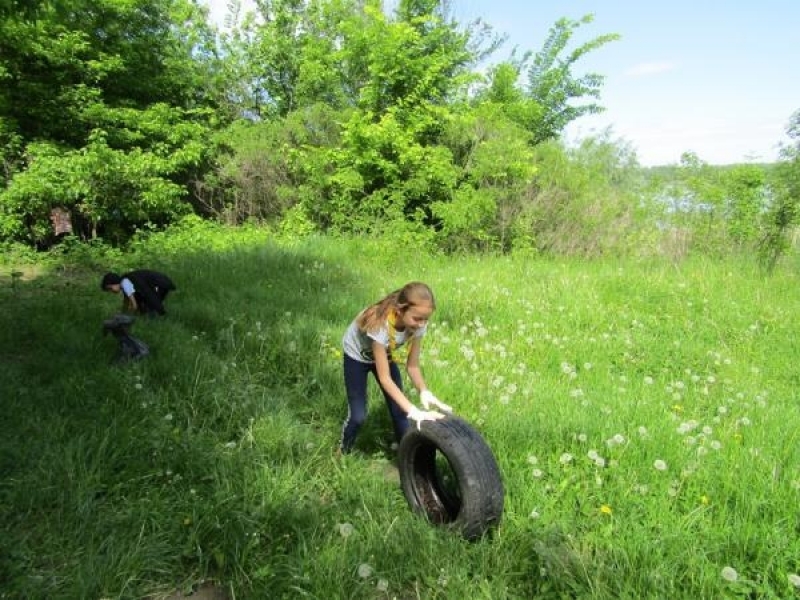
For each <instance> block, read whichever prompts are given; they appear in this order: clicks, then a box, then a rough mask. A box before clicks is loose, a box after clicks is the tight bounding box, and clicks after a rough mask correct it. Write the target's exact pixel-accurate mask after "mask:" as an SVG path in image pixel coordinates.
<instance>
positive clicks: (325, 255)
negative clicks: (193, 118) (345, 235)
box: [0, 225, 800, 599]
mask: <svg viewBox="0 0 800 600" xmlns="http://www.w3.org/2000/svg"><path fill="white" fill-rule="evenodd" d="M114 258H115V259H117V260H118V261H120V262H121V261H125V264H120V263H119V262H118V263H116V264H102V260H99V261H94V262H91V261H90V263H89V264H92V268H91V269H78V270H75V269H69V270H66V269H58V268H56V269H50V270H49V271H48V270H47V269H41V268H40V269H38V270H25V271H24V272H25V273H27V275H26V276H25V277H23V278H22V280H19V279H18V278H14V281H13V283H14V285H13V286H12V285H11V284H12V279H11V277H10V276H9V275H8V274H7V273H5V272H4V273H3V275H4V277H3V279H2V280H1V281H0V284H2V285H1V286H0V301H1V302H2V306H3V310H2V311H0V376H1V377H2V406H3V419H2V425H1V426H0V433H1V434H2V435H0V469H2V483H1V484H0V520H1V521H0V523H1V524H2V527H3V531H4V535H3V536H2V538H1V539H2V541H0V597H3V598H48V599H53V598H143V597H152V598H157V597H163V596H166V595H167V594H168V593H170V592H172V591H175V590H182V591H189V590H191V589H192V587H193V586H194V585H196V584H198V583H199V582H201V581H204V580H213V581H215V582H217V583H218V585H219V586H220V587H221V588H223V589H225V590H226V591H227V592H228V594H229V595H230V596H231V597H235V598H267V597H269V598H304V597H305V598H320V599H323V598H325V599H328V598H487V599H489V598H491V599H498V598H721V597H726V598H727V597H730V598H736V597H741V598H791V597H796V596H797V595H798V587H797V586H798V575H797V574H798V573H800V541H799V540H800V535H798V534H800V522H799V521H798V510H797V506H798V500H800V498H799V497H798V496H800V466H799V464H798V462H799V461H798V459H799V458H800V451H798V445H799V444H798V443H799V442H800V440H798V432H800V416H798V392H797V389H798V379H800V376H799V375H798V373H800V371H798V369H797V366H796V365H797V363H798V358H800V349H799V348H798V344H799V343H800V342H798V341H797V318H796V315H797V314H798V311H800V299H799V298H798V294H797V289H798V277H797V270H796V269H794V270H790V269H788V268H787V269H786V270H784V271H783V272H779V273H776V274H774V275H773V276H771V277H769V278H765V277H763V276H761V275H760V274H759V272H758V271H757V270H755V269H754V268H753V267H752V266H751V265H749V264H745V263H723V262H713V263H712V262H704V261H699V260H698V261H695V262H687V263H684V264H681V265H680V266H675V265H673V264H661V263H657V262H648V263H642V262H625V263H617V262H612V261H610V260H608V261H594V262H590V263H587V262H578V261H563V262H561V261H543V260H541V261H540V260H535V259H530V258H528V259H524V258H522V257H518V258H491V257H489V258H487V257H483V258H478V257H476V258H458V259H457V258H442V257H428V256H418V255H417V254H416V253H415V251H414V248H403V247H386V246H381V245H379V244H373V243H370V244H365V243H364V242H354V241H346V240H332V239H310V240H307V241H304V242H299V243H297V242H286V241H281V240H278V239H274V238H272V237H270V235H269V234H268V233H266V232H263V231H259V230H257V229H243V230H236V231H234V230H223V229H217V228H214V227H211V226H197V225H195V226H192V227H187V228H185V229H182V230H177V231H174V232H172V233H170V234H166V235H154V236H152V237H150V238H147V239H143V240H141V241H140V242H139V243H137V244H136V245H135V246H134V247H133V248H132V250H131V252H130V253H127V254H125V255H122V256H114ZM130 266H147V267H153V268H160V269H163V270H164V271H166V272H167V273H169V274H170V275H171V276H172V277H173V278H174V280H175V281H176V282H177V284H178V291H177V292H176V293H175V294H174V296H172V297H170V298H169V299H168V302H167V308H168V312H169V314H168V316H167V317H166V318H164V319H157V320H149V319H138V320H137V321H136V323H135V324H134V327H133V330H132V333H133V334H134V335H136V336H137V337H139V338H141V339H143V340H144V341H146V342H147V343H148V344H149V345H150V347H151V351H152V354H151V355H150V356H148V357H147V358H146V359H144V360H142V361H140V362H137V363H133V364H128V365H126V366H116V365H113V364H111V358H112V357H113V354H114V351H115V347H114V340H113V339H112V338H110V337H103V336H102V335H101V323H102V321H103V319H105V318H107V317H108V316H110V315H111V314H113V313H114V312H116V311H117V309H118V308H119V299H118V298H115V297H113V296H111V295H108V294H103V293H101V292H100V290H99V283H98V282H99V276H100V275H101V274H102V272H103V271H104V270H105V269H106V268H111V267H114V268H119V269H123V268H125V267H130ZM10 270H11V268H9V273H10ZM411 279H422V280H424V281H426V282H428V283H430V284H431V286H432V287H433V289H434V291H435V292H436V293H437V300H438V304H439V309H438V311H437V313H436V314H435V315H434V320H433V322H432V324H431V327H430V334H429V336H428V337H427V338H426V341H425V348H424V362H423V368H424V370H425V372H426V376H427V379H428V381H429V384H430V385H431V388H432V389H433V390H434V392H435V393H436V394H437V395H438V396H439V397H440V398H441V399H442V400H444V401H446V402H448V403H451V404H453V405H454V406H455V408H456V411H457V412H458V413H459V414H460V415H462V416H463V417H465V418H466V419H468V420H469V421H470V422H472V423H473V424H474V425H475V427H477V428H478V429H479V430H480V431H481V432H482V434H483V435H484V437H485V439H486V441H487V442H488V443H489V445H490V446H491V447H492V449H493V451H494V453H495V456H496V457H497V460H498V463H499V465H500V467H501V471H502V474H503V478H504V481H505V486H506V511H505V514H504V518H503V522H502V524H501V527H500V528H499V530H498V531H497V532H496V533H495V534H494V535H492V536H489V537H487V538H485V539H483V540H481V541H478V542H476V543H468V542H466V541H464V540H463V539H461V538H460V537H459V536H458V535H456V534H455V533H451V532H449V531H447V530H445V529H441V528H437V527H434V526H431V525H429V524H427V523H426V522H424V521H423V520H421V519H419V518H417V517H415V516H413V515H412V514H411V512H410V510H409V509H408V507H407V505H406V502H405V500H404V498H403V497H402V493H401V491H400V489H399V486H398V483H397V473H396V471H395V470H394V469H393V467H392V452H393V451H392V449H391V445H390V444H391V439H390V432H391V426H390V423H389V418H388V415H387V414H386V410H385V408H384V406H383V400H382V398H381V397H380V395H379V394H378V393H377V390H376V388H375V386H372V388H371V393H372V396H371V404H370V408H371V414H370V418H369V419H368V422H367V425H366V426H365V429H364V431H363V432H362V434H361V435H360V437H359V439H358V442H357V452H356V453H355V454H354V455H350V456H345V457H343V458H336V457H335V454H334V450H335V448H336V444H337V442H338V437H339V433H340V427H341V421H342V419H343V417H344V415H345V410H346V409H345V402H344V398H343V390H342V387H343V386H342V382H341V373H340V370H341V366H340V360H341V358H340V353H339V340H340V337H341V334H342V332H343V330H344V329H345V327H346V326H347V324H348V323H349V321H350V319H351V318H352V317H353V316H354V315H355V313H356V312H357V311H358V310H360V309H361V308H362V307H363V306H365V305H366V304H368V303H369V302H372V301H374V300H375V299H377V298H378V297H380V296H381V295H382V294H384V293H386V292H388V291H390V290H391V289H394V288H396V287H398V286H400V285H401V284H402V283H404V282H406V281H407V280H411Z"/></svg>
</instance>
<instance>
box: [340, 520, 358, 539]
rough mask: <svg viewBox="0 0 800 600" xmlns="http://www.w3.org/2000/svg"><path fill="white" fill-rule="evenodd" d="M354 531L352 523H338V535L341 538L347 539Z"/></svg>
mask: <svg viewBox="0 0 800 600" xmlns="http://www.w3.org/2000/svg"><path fill="white" fill-rule="evenodd" d="M354 531H355V527H353V525H352V523H339V535H341V536H342V537H343V538H345V539H347V538H349V537H350V536H351V535H353V532H354Z"/></svg>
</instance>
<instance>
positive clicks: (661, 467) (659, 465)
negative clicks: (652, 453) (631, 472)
mask: <svg viewBox="0 0 800 600" xmlns="http://www.w3.org/2000/svg"><path fill="white" fill-rule="evenodd" d="M653 467H654V468H655V470H656V471H666V470H667V463H666V462H664V461H663V460H661V459H660V458H659V459H656V461H655V462H654V463H653Z"/></svg>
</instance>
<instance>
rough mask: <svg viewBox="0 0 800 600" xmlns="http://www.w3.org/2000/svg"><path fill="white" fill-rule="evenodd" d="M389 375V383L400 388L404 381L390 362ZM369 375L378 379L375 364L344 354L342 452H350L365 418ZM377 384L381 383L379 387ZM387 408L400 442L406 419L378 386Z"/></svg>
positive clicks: (395, 366)
mask: <svg viewBox="0 0 800 600" xmlns="http://www.w3.org/2000/svg"><path fill="white" fill-rule="evenodd" d="M389 372H390V373H391V375H392V381H394V382H395V384H396V385H397V387H399V388H400V389H401V390H402V389H403V378H402V376H401V375H400V368H399V367H398V366H397V364H395V363H394V362H390V363H389ZM370 373H372V375H373V376H374V377H375V381H377V380H378V371H377V369H376V368H375V363H363V362H359V361H357V360H354V359H352V358H350V357H349V356H347V355H346V354H345V356H344V387H345V390H346V392H347V406H348V411H347V418H346V419H345V421H344V425H343V426H342V441H341V449H342V452H345V453H346V452H350V450H352V448H353V444H355V441H356V435H358V430H359V429H361V425H363V424H364V420H365V419H366V418H367V376H368V375H369V374H370ZM378 385H380V384H378ZM381 391H382V392H383V397H384V399H385V400H386V406H387V407H388V409H389V414H390V415H391V417H392V424H393V425H394V435H395V438H396V439H397V441H398V442H399V441H400V440H401V439H402V437H403V434H405V432H406V429H408V417H407V416H406V413H405V412H404V411H403V410H402V409H401V408H400V407H399V406H397V404H396V403H395V401H394V400H392V398H391V396H389V394H387V393H386V390H384V389H383V388H382V387H381Z"/></svg>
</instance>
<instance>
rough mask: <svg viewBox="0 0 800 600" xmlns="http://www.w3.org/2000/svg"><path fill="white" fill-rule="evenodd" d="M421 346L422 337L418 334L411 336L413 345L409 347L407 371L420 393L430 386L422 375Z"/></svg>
mask: <svg viewBox="0 0 800 600" xmlns="http://www.w3.org/2000/svg"><path fill="white" fill-rule="evenodd" d="M421 347H422V341H421V340H420V338H418V337H416V336H415V337H413V338H411V346H410V347H409V349H408V359H407V360H406V371H408V377H409V378H410V379H411V382H412V383H413V384H414V387H415V388H417V391H418V392H419V393H420V394H421V393H422V392H424V391H425V390H427V389H428V386H427V385H426V384H425V379H424V378H423V377H422V369H420V366H419V354H420V348H421Z"/></svg>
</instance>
